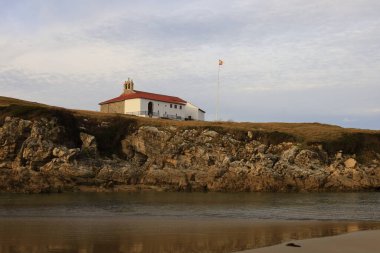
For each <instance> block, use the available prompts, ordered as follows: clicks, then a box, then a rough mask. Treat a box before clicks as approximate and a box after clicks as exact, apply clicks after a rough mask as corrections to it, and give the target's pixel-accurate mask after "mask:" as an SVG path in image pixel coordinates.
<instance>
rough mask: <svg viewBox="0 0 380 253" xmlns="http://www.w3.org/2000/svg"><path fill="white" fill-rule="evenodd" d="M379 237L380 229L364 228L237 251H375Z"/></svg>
mask: <svg viewBox="0 0 380 253" xmlns="http://www.w3.org/2000/svg"><path fill="white" fill-rule="evenodd" d="M379 238H380V230H365V231H356V232H348V233H345V234H340V235H334V236H327V237H318V238H311V239H304V240H292V241H287V242H284V243H281V244H277V245H274V246H268V247H263V248H256V249H250V250H244V251H238V253H294V252H297V253H317V252H318V253H320V252H331V253H334V252H337V253H338V252H345V253H357V252H366V253H377V252H379V248H380V241H379ZM288 243H294V244H295V245H298V246H300V247H289V246H286V245H287V244H288Z"/></svg>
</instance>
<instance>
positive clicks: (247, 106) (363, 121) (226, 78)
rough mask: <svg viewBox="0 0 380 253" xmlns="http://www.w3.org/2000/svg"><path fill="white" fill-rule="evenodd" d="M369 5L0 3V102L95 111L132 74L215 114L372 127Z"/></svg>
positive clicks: (379, 76)
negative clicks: (9, 100) (1, 98)
mask: <svg viewBox="0 0 380 253" xmlns="http://www.w3.org/2000/svg"><path fill="white" fill-rule="evenodd" d="M379 13H380V1H378V0H314V1H306V0H265V1H263V0H236V1H231V0H160V1H153V0H138V1H137V0H136V1H132V0H65V1H61V0H50V1H46V0H17V1H15V0H0V95H1V96H10V97H16V98H20V99H26V100H31V101H36V102H40V103H46V104H51V105H57V106H63V107H67V108H78V109H89V110H99V106H98V103H99V102H102V101H104V100H107V99H110V98H114V97H116V96H118V95H120V93H121V92H122V84H123V82H124V80H127V79H128V77H130V78H132V79H133V80H134V83H135V88H136V89H138V90H143V91H148V92H154V93H161V94H166V95H173V96H178V97H181V98H183V99H185V100H187V101H190V102H192V103H193V104H195V105H197V106H199V107H200V108H202V109H203V110H205V111H206V112H207V113H206V118H207V119H208V120H215V112H216V97H217V95H216V94H217V93H216V91H217V80H218V59H223V60H224V62H225V64H224V65H223V66H222V68H221V71H220V97H221V100H220V111H221V114H220V118H221V119H222V120H226V121H235V122H240V121H252V122H321V123H328V124H334V125H340V126H344V127H354V128H369V129H380V82H379V81H380V15H379Z"/></svg>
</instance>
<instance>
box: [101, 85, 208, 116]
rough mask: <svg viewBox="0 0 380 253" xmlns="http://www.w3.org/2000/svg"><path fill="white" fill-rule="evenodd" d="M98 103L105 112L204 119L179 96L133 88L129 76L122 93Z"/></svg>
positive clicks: (203, 112) (196, 108)
mask: <svg viewBox="0 0 380 253" xmlns="http://www.w3.org/2000/svg"><path fill="white" fill-rule="evenodd" d="M99 105H100V111H101V112H105V113H123V114H131V115H136V116H140V117H151V118H168V119H177V120H204V119H205V113H206V112H205V111H204V110H202V109H200V108H199V107H197V106H195V105H193V104H191V103H190V102H188V101H185V100H183V99H181V98H179V97H173V96H168V95H162V94H156V93H150V92H145V91H138V90H135V89H134V83H133V80H131V79H129V78H128V81H125V82H124V89H123V93H122V94H121V95H120V96H118V97H116V98H113V99H110V100H107V101H104V102H101V103H99Z"/></svg>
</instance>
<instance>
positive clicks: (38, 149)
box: [0, 117, 380, 193]
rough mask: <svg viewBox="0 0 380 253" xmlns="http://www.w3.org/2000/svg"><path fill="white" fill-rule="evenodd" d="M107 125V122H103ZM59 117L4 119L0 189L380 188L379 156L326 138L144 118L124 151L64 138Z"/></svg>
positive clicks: (86, 137) (91, 139) (126, 141)
mask: <svg viewBox="0 0 380 253" xmlns="http://www.w3.org/2000/svg"><path fill="white" fill-rule="evenodd" d="M105 127H107V126H105ZM66 132H67V129H65V127H63V126H61V125H59V124H58V123H57V121H56V120H55V119H54V118H53V119H44V118H41V119H38V120H32V121H30V120H24V119H20V118H11V117H7V118H6V119H5V121H4V123H3V125H2V126H1V127H0V192H30V193H40V192H63V191H131V190H145V189H153V190H169V191H281V192H287V191H359V190H378V189H380V161H379V160H380V159H377V160H376V159H375V160H373V161H372V162H370V163H367V164H360V163H359V162H358V161H357V160H356V159H355V155H354V154H350V155H349V154H344V153H342V152H338V153H337V154H334V155H332V156H331V155H330V156H329V155H328V154H327V153H326V152H325V151H324V150H323V147H321V146H315V147H304V146H303V145H301V144H299V143H295V142H283V143H279V144H275V145H274V144H272V145H271V144H265V143H263V142H260V141H259V140H258V139H255V135H254V134H253V133H252V132H250V131H248V132H247V133H246V135H247V136H246V138H240V137H237V136H234V135H233V134H226V133H224V134H221V133H219V132H218V131H215V130H211V129H202V128H176V127H173V126H169V127H154V126H141V127H139V128H138V129H137V130H136V131H134V132H130V133H125V137H124V138H122V140H121V142H120V152H119V153H118V154H113V155H109V156H105V155H101V154H100V153H99V151H98V144H97V140H96V138H95V137H94V136H92V135H91V134H89V133H87V132H86V129H85V128H83V129H82V132H81V133H80V136H79V138H80V140H81V141H82V144H81V145H80V146H78V147H72V146H71V145H69V144H66V143H64V142H62V136H64V135H65V133H66Z"/></svg>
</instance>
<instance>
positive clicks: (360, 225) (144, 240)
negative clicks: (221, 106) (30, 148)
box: [0, 217, 380, 253]
mask: <svg viewBox="0 0 380 253" xmlns="http://www.w3.org/2000/svg"><path fill="white" fill-rule="evenodd" d="M366 229H380V223H379V222H344V221H340V222H333V221H272V220H251V219H248V220H247V219H230V218H227V219H225V218H220V219H219V218H210V219H206V218H201V219H196V218H194V219H183V218H177V219H176V218H167V217H149V218H146V217H96V218H82V217H81V218H75V217H71V218H70V217H64V218H56V217H55V218H44V217H29V218H28V217H12V218H0V253H11V252H18V253H29V252H39V253H45V252H46V253H47V252H57V253H59V252H65V253H71V252H73V253H74V252H75V253H77V252H81V253H103V252H104V253H109V252H135V253H153V252H154V253H160V252H178V253H179V252H183V253H185V252H186V253H187V252H215V253H217V252H218V253H230V252H236V251H243V250H247V249H254V248H259V247H266V246H270V245H276V244H280V243H283V242H287V241H290V240H301V239H307V238H315V237H322V236H332V235H339V234H344V233H348V232H352V231H360V230H366ZM292 250H294V249H292ZM291 252H294V251H291Z"/></svg>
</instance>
